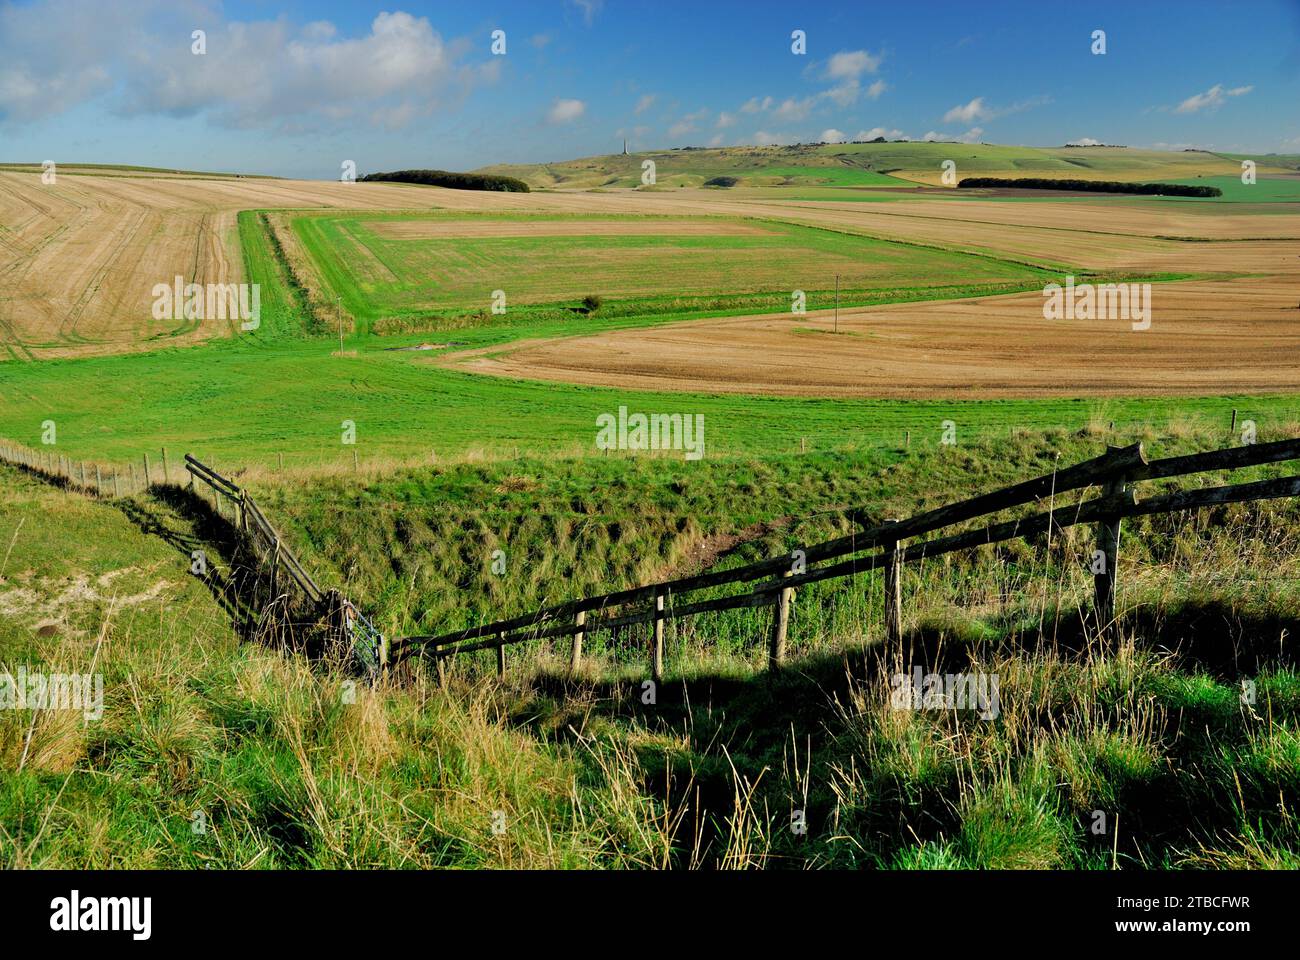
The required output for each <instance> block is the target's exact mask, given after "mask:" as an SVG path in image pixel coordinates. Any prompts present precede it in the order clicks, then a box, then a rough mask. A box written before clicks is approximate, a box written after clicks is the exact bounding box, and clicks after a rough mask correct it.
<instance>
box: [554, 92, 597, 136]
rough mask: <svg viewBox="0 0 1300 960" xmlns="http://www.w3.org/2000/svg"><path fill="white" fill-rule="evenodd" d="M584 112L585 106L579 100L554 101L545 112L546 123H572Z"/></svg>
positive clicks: (585, 110)
mask: <svg viewBox="0 0 1300 960" xmlns="http://www.w3.org/2000/svg"><path fill="white" fill-rule="evenodd" d="M586 112H587V105H586V104H585V103H583V102H582V101H581V100H563V99H561V100H556V101H555V102H554V103H553V104H551V109H550V110H548V111H547V112H546V122H547V123H572V122H573V121H574V120H577V119H578V118H579V117H581V116H582V115H583V114H584V113H586ZM607 129H608V128H607Z"/></svg>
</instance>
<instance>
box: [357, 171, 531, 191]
mask: <svg viewBox="0 0 1300 960" xmlns="http://www.w3.org/2000/svg"><path fill="white" fill-rule="evenodd" d="M360 179H361V180H368V181H371V182H385V183H422V184H424V185H425V186H430V187H448V188H450V189H452V190H504V191H506V192H507V193H529V192H530V191H529V189H528V184H526V183H524V182H523V181H522V180H516V179H515V178H514V177H502V176H497V175H496V174H490V173H452V172H451V171H449V170H397V171H394V172H393V173H368V174H366V175H365V176H364V177H361V178H360Z"/></svg>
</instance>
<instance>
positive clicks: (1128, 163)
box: [478, 141, 1297, 189]
mask: <svg viewBox="0 0 1300 960" xmlns="http://www.w3.org/2000/svg"><path fill="white" fill-rule="evenodd" d="M1241 159H1242V158H1240V157H1237V156H1235V155H1219V154H1215V153H1209V152H1207V151H1201V150H1185V151H1179V152H1172V151H1163V150H1140V149H1136V148H1130V147H1024V146H1007V145H999V144H990V143H979V144H967V143H936V142H927V141H896V142H877V143H821V144H797V145H794V146H771V147H757V146H738V147H718V148H707V149H706V148H697V147H683V148H679V149H672V150H659V151H648V152H643V153H632V154H626V155H624V154H611V155H609V156H598V157H583V158H579V159H576V160H565V161H560V162H556V163H539V164H498V165H495V166H491V167H484V168H482V170H480V171H478V172H480V173H494V174H502V175H505V176H511V177H518V178H519V179H521V180H523V181H524V182H526V183H527V184H528V185H529V186H531V187H533V188H534V189H548V188H549V189H593V188H599V187H606V188H618V187H639V186H641V173H642V164H643V162H644V161H646V160H653V161H654V163H655V174H656V184H655V186H656V187H659V188H676V187H698V186H702V185H704V184H705V182H706V181H708V180H710V179H712V178H714V177H720V176H731V177H738V178H739V180H740V182H739V184H738V185H737V186H740V187H767V186H778V185H780V186H787V185H788V186H818V185H820V186H839V187H903V186H914V185H915V184H917V183H923V184H938V183H940V182H941V177H942V174H943V166H942V165H943V162H944V161H945V160H951V161H953V162H954V163H955V164H956V165H957V172H958V175H959V176H965V175H990V176H992V175H998V176H1010V177H1014V176H1027V177H1029V176H1052V175H1060V176H1062V177H1072V178H1083V179H1098V180H1184V179H1188V178H1192V177H1199V176H1232V175H1236V174H1238V173H1240V161H1241ZM1253 159H1256V162H1257V163H1259V166H1260V171H1261V172H1264V173H1268V172H1283V171H1286V170H1290V169H1294V168H1295V163H1294V162H1293V161H1295V160H1296V159H1297V158H1288V157H1283V156H1274V157H1258V158H1253Z"/></svg>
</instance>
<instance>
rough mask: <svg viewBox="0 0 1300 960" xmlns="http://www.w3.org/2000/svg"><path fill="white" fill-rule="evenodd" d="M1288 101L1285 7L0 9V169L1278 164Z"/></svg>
mask: <svg viewBox="0 0 1300 960" xmlns="http://www.w3.org/2000/svg"><path fill="white" fill-rule="evenodd" d="M1096 30H1104V31H1105V43H1106V53H1105V54H1104V55H1100V56H1099V55H1095V54H1094V53H1093V52H1092V47H1093V45H1094V41H1093V39H1092V37H1093V32H1094V31H1096ZM195 31H202V32H203V35H202V43H201V45H202V47H203V51H202V52H196V50H197V49H198V47H199V46H200V41H197V40H195V39H194V35H195ZM495 31H502V32H503V35H504V36H503V38H502V37H501V36H500V35H498V39H497V40H496V41H494V39H493V37H494V32H495ZM795 31H802V32H803V35H804V37H805V38H806V40H805V49H804V52H803V53H796V52H795V51H794V50H793V49H792V47H793V46H794V45H795V41H794V40H792V34H793V33H794V32H795ZM494 42H495V45H496V49H497V50H501V49H502V48H504V53H501V54H498V53H496V52H494V49H493V47H494ZM1298 104H1300V0H1252V2H1242V3H1236V2H1231V0H1178V2H1164V0H1141V2H1133V0H1124V2H1120V3H1110V2H1106V0H1093V2H1090V3H1088V4H1082V3H1075V2H1052V0H1035V2H1032V3H1019V2H999V3H996V4H991V5H986V6H982V7H981V6H976V5H972V4H970V3H969V2H956V0H951V2H949V0H930V2H926V3H923V4H872V3H867V2H865V0H851V2H838V0H836V2H812V3H801V4H796V3H786V2H773V0H747V2H730V0H691V2H685V0H517V2H514V0H512V2H497V0H475V2H443V3H426V2H415V0H400V2H399V0H394V2H390V3H387V4H380V5H373V4H368V3H364V2H347V3H342V2H317V3H299V2H287V0H244V2H229V3H215V2H206V0H0V162H19V161H35V162H39V161H42V160H56V161H61V162H65V163H66V162H85V161H96V162H105V163H133V164H144V165H151V166H168V167H183V168H190V169H208V170H238V171H247V172H258V173H270V174H278V175H282V176H300V177H313V178H335V177H337V176H338V174H339V169H340V164H341V162H342V161H344V160H353V161H355V163H356V165H357V169H358V171H359V172H361V173H366V172H369V171H374V170H385V169H395V168H400V167H440V168H446V169H454V170H462V169H472V168H475V167H479V166H483V165H487V164H491V163H497V162H536V161H547V160H563V159H569V158H572V157H576V156H584V155H590V154H596V153H608V152H612V151H617V150H619V149H621V148H622V140H623V138H624V137H626V138H627V139H628V140H629V142H630V145H631V147H632V149H659V148H664V147H671V146H685V145H692V146H708V145H729V144H741V143H794V142H799V141H804V142H807V141H813V140H839V139H870V138H871V137H874V136H878V135H883V136H886V137H889V138H891V139H893V138H898V137H910V138H913V139H923V138H926V137H929V138H932V139H953V140H969V141H977V140H983V141H987V142H992V143H1016V144H1020V143H1025V144H1036V145H1057V144H1062V143H1067V142H1096V141H1099V142H1105V143H1124V144H1130V145H1133V146H1157V147H1168V148H1178V149H1181V148H1183V147H1185V146H1198V147H1205V148H1207V149H1216V150H1224V151H1233V152H1235V151H1240V152H1300V106H1298Z"/></svg>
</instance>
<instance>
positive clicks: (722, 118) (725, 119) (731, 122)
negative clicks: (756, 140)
mask: <svg viewBox="0 0 1300 960" xmlns="http://www.w3.org/2000/svg"><path fill="white" fill-rule="evenodd" d="M735 125H736V115H735V114H734V113H727V111H726V110H723V111H722V112H721V113H719V114H718V129H719V130H725V129H727V127H734V126H735Z"/></svg>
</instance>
